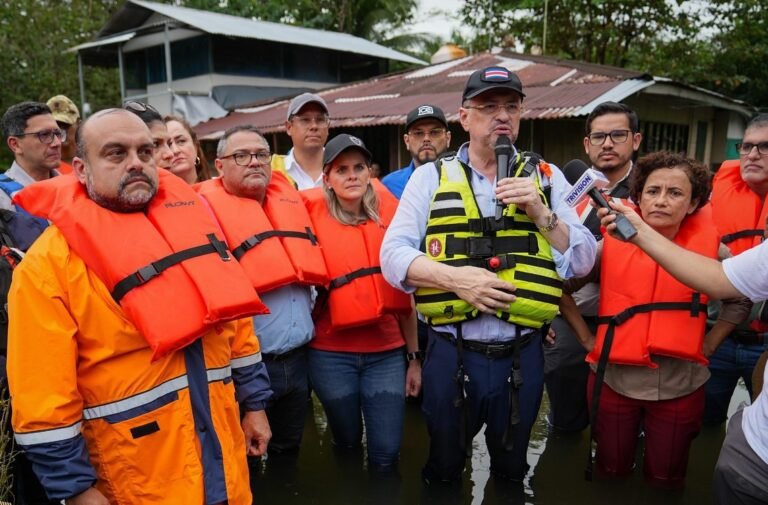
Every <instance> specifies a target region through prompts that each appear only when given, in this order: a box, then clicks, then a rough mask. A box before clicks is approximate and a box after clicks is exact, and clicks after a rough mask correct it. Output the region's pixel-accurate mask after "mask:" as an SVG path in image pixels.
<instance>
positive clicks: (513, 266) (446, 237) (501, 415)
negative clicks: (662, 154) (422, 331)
mask: <svg viewBox="0 0 768 505" xmlns="http://www.w3.org/2000/svg"><path fill="white" fill-rule="evenodd" d="M524 98H525V94H524V93H523V86H522V83H521V82H520V79H519V78H518V76H517V75H515V74H514V73H512V72H510V71H509V70H508V69H506V68H504V67H489V68H485V69H482V70H478V71H476V72H474V73H472V75H471V76H470V77H469V80H468V81H467V84H466V87H465V88H464V93H463V95H462V101H461V107H460V109H459V121H460V123H461V126H462V127H463V128H464V130H466V131H467V132H468V134H469V142H467V143H466V144H464V145H462V146H461V147H460V148H459V151H458V153H457V155H456V156H455V157H448V158H442V159H440V160H438V161H437V165H435V164H434V163H430V164H427V165H425V166H424V167H422V168H421V169H420V170H417V171H416V172H414V174H413V176H412V177H411V180H410V181H409V183H408V185H407V186H406V188H405V191H404V193H403V196H402V198H401V200H400V204H399V206H398V210H397V213H396V214H395V217H394V220H393V221H392V223H391V224H390V226H389V229H388V230H387V234H386V236H385V238H384V243H383V245H382V249H381V265H382V271H383V273H384V276H385V277H386V278H387V280H388V281H389V282H390V283H391V284H392V285H393V286H395V287H397V288H399V289H402V290H403V291H405V292H408V293H413V292H415V300H416V308H417V310H418V311H419V313H420V315H421V318H422V319H424V320H425V321H426V322H427V323H428V324H429V325H430V327H429V343H428V346H427V359H426V362H425V364H424V368H423V392H424V396H423V402H422V409H423V411H424V414H425V416H426V421H427V428H428V431H429V435H430V439H431V441H430V452H429V457H428V460H427V463H426V465H425V466H424V469H423V471H422V475H423V477H424V479H425V481H427V482H439V481H442V482H446V481H459V480H460V479H461V474H462V471H463V469H464V464H465V462H466V458H467V456H468V454H469V449H470V448H471V446H472V438H473V437H474V436H475V435H476V434H477V433H478V432H479V431H480V429H481V428H482V427H483V425H485V441H486V444H487V446H488V453H489V455H490V458H491V472H492V473H493V474H494V475H495V476H496V478H497V479H502V480H511V481H522V480H523V478H524V477H525V475H526V472H527V470H528V465H527V463H526V452H527V449H528V440H529V437H530V432H531V427H532V426H533V423H534V421H535V419H536V414H537V412H538V410H539V405H540V402H541V395H542V391H543V383H544V377H543V362H544V358H543V354H542V333H543V331H545V329H546V327H547V325H548V324H549V322H550V321H551V320H552V319H553V318H554V316H555V314H556V313H557V306H558V303H559V299H560V294H561V286H562V280H563V279H566V278H569V277H571V276H583V275H585V274H586V273H587V272H588V271H589V270H590V268H591V267H592V264H593V263H594V258H595V239H594V237H593V236H592V234H591V233H590V232H589V231H588V230H587V229H586V228H585V227H584V226H582V225H581V224H580V223H579V220H578V216H577V215H576V212H575V211H574V210H573V209H572V208H570V207H569V206H568V205H566V204H565V203H564V198H565V194H566V193H567V192H568V190H570V185H569V184H568V183H567V182H566V180H565V178H564V177H563V174H562V172H561V171H560V170H559V169H558V168H557V167H555V166H553V165H550V164H547V163H546V162H544V161H543V160H541V158H540V157H539V156H538V155H537V154H535V153H529V152H521V151H518V150H517V149H516V148H515V147H514V142H515V140H516V139H517V134H518V131H519V128H520V117H521V115H522V112H523V99H524ZM500 139H502V140H500ZM507 144H508V145H507ZM497 146H498V148H497ZM504 159H506V160H507V161H506V163H505V162H504V161H503V160H504ZM499 161H502V163H499ZM497 208H498V209H499V210H500V212H499V213H498V215H497V212H496V209H497Z"/></svg>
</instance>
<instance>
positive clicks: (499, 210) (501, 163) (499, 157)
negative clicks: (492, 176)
mask: <svg viewBox="0 0 768 505" xmlns="http://www.w3.org/2000/svg"><path fill="white" fill-rule="evenodd" d="M493 150H494V151H496V184H497V185H498V184H499V181H500V180H502V179H503V178H505V177H506V176H507V171H508V170H509V157H510V156H511V155H512V141H511V140H509V137H505V136H503V135H502V136H500V137H499V138H497V139H496V146H495V147H494V148H493ZM503 215H504V202H502V201H501V199H497V200H496V221H501V218H502V217H503Z"/></svg>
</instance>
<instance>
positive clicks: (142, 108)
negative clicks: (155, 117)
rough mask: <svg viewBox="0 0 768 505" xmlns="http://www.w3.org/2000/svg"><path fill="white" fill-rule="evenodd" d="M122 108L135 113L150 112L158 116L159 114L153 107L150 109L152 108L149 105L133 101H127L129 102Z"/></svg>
mask: <svg viewBox="0 0 768 505" xmlns="http://www.w3.org/2000/svg"><path fill="white" fill-rule="evenodd" d="M123 108H124V109H130V110H134V111H136V112H147V111H151V112H154V113H157V114H160V113H159V112H158V111H157V109H155V108H154V107H152V106H151V105H149V104H148V103H144V102H135V101H133V100H129V101H127V102H125V103H124V104H123Z"/></svg>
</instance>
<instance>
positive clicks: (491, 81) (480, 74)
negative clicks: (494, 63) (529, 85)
mask: <svg viewBox="0 0 768 505" xmlns="http://www.w3.org/2000/svg"><path fill="white" fill-rule="evenodd" d="M491 89H508V90H510V91H514V92H515V93H517V94H519V95H520V97H521V98H525V93H523V83H521V82H520V78H519V77H518V76H517V74H515V73H514V72H510V71H509V69H507V68H504V67H488V68H484V69H482V70H476V71H475V72H472V75H470V76H469V80H468V81H467V85H466V86H465V87H464V94H463V95H462V96H461V100H462V101H464V100H469V99H470V98H474V97H476V96H477V95H479V94H480V93H485V92H486V91H488V90H491Z"/></svg>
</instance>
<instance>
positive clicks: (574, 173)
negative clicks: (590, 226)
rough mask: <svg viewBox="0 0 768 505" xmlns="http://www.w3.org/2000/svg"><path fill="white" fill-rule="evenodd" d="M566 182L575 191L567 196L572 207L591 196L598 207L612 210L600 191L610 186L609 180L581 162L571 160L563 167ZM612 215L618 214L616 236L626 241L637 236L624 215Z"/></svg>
mask: <svg viewBox="0 0 768 505" xmlns="http://www.w3.org/2000/svg"><path fill="white" fill-rule="evenodd" d="M563 174H564V175H565V178H566V180H567V181H568V182H569V183H571V185H572V186H573V189H571V191H570V192H569V193H568V194H567V195H566V197H565V203H567V204H568V205H570V206H571V207H575V206H576V204H578V203H579V202H581V201H582V200H584V198H586V197H587V195H589V197H590V198H592V201H593V202H595V203H596V204H597V206H598V207H600V208H604V209H611V206H610V205H609V204H608V201H607V200H606V199H605V196H603V194H602V193H601V192H600V190H601V189H602V188H604V187H606V186H607V185H608V179H606V178H605V176H604V175H603V174H602V173H601V172H599V171H597V170H593V169H591V168H589V167H588V166H587V164H586V163H584V162H583V161H581V160H571V161H569V162H568V163H566V164H565V166H564V167H563ZM611 214H616V220H615V221H614V222H615V223H616V235H617V236H618V238H620V239H621V240H624V241H628V240H630V239H631V238H632V237H634V236H635V235H637V230H636V229H635V227H634V226H633V225H632V223H630V222H629V219H627V218H626V216H624V215H623V214H617V213H616V212H614V211H613V210H612V209H611Z"/></svg>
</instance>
